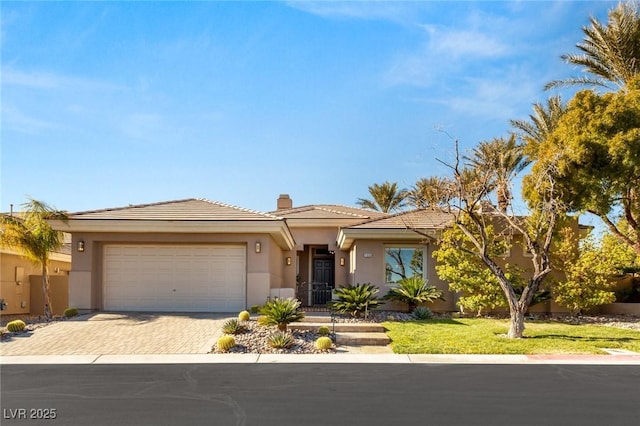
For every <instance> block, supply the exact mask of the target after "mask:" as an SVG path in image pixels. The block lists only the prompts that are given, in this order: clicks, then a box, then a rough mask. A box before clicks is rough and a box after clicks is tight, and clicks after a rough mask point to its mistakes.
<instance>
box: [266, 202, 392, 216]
mask: <svg viewBox="0 0 640 426" xmlns="http://www.w3.org/2000/svg"><path fill="white" fill-rule="evenodd" d="M271 214H274V215H277V216H279V217H283V218H285V219H362V220H367V219H371V218H379V217H381V216H386V213H382V212H377V211H374V210H368V209H361V208H357V207H348V206H341V205H337V204H313V205H308V206H300V207H295V208H291V209H286V210H276V211H273V212H271Z"/></svg>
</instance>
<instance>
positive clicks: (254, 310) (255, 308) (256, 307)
mask: <svg viewBox="0 0 640 426" xmlns="http://www.w3.org/2000/svg"><path fill="white" fill-rule="evenodd" d="M249 312H250V313H252V314H257V313H258V312H260V306H259V305H253V306H251V308H249Z"/></svg>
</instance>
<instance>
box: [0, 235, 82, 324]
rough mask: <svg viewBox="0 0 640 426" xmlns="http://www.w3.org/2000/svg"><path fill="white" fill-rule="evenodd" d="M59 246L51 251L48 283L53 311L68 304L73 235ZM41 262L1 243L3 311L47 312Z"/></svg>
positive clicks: (0, 292) (10, 312)
mask: <svg viewBox="0 0 640 426" xmlns="http://www.w3.org/2000/svg"><path fill="white" fill-rule="evenodd" d="M67 237H68V243H67V244H65V245H64V246H63V247H62V248H61V249H60V250H58V251H56V252H53V253H50V255H49V285H50V289H51V293H50V296H51V307H52V311H53V314H54V315H61V314H62V312H64V310H65V309H67V307H68V306H69V304H68V295H69V272H70V270H71V246H70V243H71V236H70V235H69V236H67ZM41 272H42V271H41V267H40V265H36V264H35V263H33V262H31V261H29V260H28V259H26V258H25V257H24V255H23V253H22V252H20V251H19V250H14V249H10V248H6V247H0V299H2V302H3V303H4V309H3V310H2V314H5V315H10V314H32V315H42V314H43V313H44V302H43V294H42V275H41Z"/></svg>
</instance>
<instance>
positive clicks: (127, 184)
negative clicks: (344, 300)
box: [0, 1, 616, 212]
mask: <svg viewBox="0 0 640 426" xmlns="http://www.w3.org/2000/svg"><path fill="white" fill-rule="evenodd" d="M615 4H616V3H615V2H605V1H585V2H577V1H555V2H546V1H516V2H503V1H486V2H472V1H461V2H451V1H441V2H401V1H393V2H391V1H390V2H383V1H379V2H372V3H365V2H276V1H262V2H233V1H228V2H216V1H198V2H195V1H194V2H190V1H182V2H134V1H129V2H4V1H3V2H2V4H1V5H0V7H1V13H2V15H1V22H2V28H1V31H2V32H1V34H0V35H1V47H2V52H1V53H2V58H1V59H2V70H1V72H2V74H1V85H2V87H1V89H2V93H1V96H2V98H1V120H2V129H1V138H2V146H1V166H2V171H1V176H0V177H1V180H2V182H1V185H2V187H1V200H0V210H3V211H8V210H9V205H10V204H14V205H15V206H19V205H20V204H21V203H23V202H24V201H25V200H26V197H27V196H30V197H33V198H36V199H39V200H43V201H45V202H47V203H49V204H52V205H54V206H55V207H57V208H59V209H63V210H68V211H72V212H73V211H82V210H90V209H99V208H106V207H116V206H126V205H128V204H141V203H150V202H158V201H165V200H174V199H182V198H191V197H202V198H207V199H211V200H216V201H221V202H225V203H229V204H233V205H239V206H242V207H246V208H251V209H255V210H259V211H270V210H274V209H275V202H276V199H277V197H278V194H280V193H288V194H290V195H291V197H292V199H293V201H294V205H304V204H315V203H335V204H346V205H354V203H355V201H356V199H357V198H359V197H366V196H367V195H368V193H367V187H368V185H371V184H372V183H376V182H378V183H379V182H383V181H385V180H389V181H397V182H399V183H400V184H401V185H403V186H405V187H410V186H411V185H412V184H413V183H414V182H415V181H416V180H417V179H419V178H421V177H427V176H433V175H439V176H442V175H446V174H447V173H448V170H447V168H446V167H445V166H444V165H442V164H441V163H440V162H438V161H437V160H436V158H437V159H440V160H443V161H451V160H452V159H453V141H452V139H451V138H452V137H453V138H457V139H458V140H459V141H460V143H461V147H462V148H463V149H469V148H470V147H472V146H474V145H475V144H476V143H478V142H480V141H483V140H489V139H492V138H494V137H499V136H504V135H506V134H507V133H508V132H509V130H510V127H509V120H510V119H514V118H520V119H521V118H526V117H527V116H528V114H529V113H530V112H531V105H532V104H533V103H534V102H537V101H544V100H546V99H547V98H548V97H549V96H551V95H554V94H556V92H544V91H543V90H542V87H543V85H544V84H545V83H546V82H548V81H550V80H554V79H559V78H565V77H568V76H571V75H576V74H577V73H578V71H577V70H574V69H572V68H571V67H569V66H568V65H566V64H564V63H563V62H562V61H561V60H560V55H561V54H563V53H568V52H574V51H575V44H576V43H577V42H579V41H581V40H582V31H581V27H582V26H583V25H586V24H587V23H588V19H589V16H591V15H593V16H595V17H597V18H598V19H600V20H601V21H606V17H607V10H609V9H610V8H612V7H613V6H615ZM564 95H565V97H566V96H569V95H570V93H568V94H564Z"/></svg>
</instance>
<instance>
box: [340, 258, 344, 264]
mask: <svg viewBox="0 0 640 426" xmlns="http://www.w3.org/2000/svg"><path fill="white" fill-rule="evenodd" d="M340 266H344V257H341V258H340Z"/></svg>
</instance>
